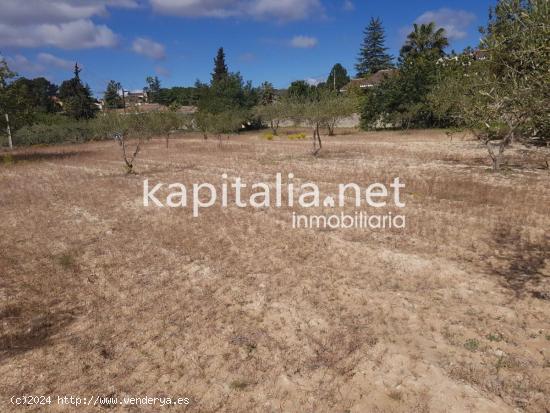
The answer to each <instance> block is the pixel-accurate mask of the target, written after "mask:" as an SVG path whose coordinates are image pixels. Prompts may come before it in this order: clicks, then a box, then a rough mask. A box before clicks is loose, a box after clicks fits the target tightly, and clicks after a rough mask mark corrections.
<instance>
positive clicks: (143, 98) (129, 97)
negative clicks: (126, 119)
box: [124, 92, 148, 107]
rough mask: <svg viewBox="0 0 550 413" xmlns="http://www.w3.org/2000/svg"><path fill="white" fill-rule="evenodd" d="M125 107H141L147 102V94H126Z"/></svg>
mask: <svg viewBox="0 0 550 413" xmlns="http://www.w3.org/2000/svg"><path fill="white" fill-rule="evenodd" d="M124 99H125V101H126V107H128V106H141V105H143V104H144V103H147V102H148V98H147V92H128V93H127V94H126V96H125V98H124Z"/></svg>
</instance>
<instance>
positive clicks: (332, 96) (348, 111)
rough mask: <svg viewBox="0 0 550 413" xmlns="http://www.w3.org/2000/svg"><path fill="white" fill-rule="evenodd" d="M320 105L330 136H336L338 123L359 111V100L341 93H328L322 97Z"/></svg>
mask: <svg viewBox="0 0 550 413" xmlns="http://www.w3.org/2000/svg"><path fill="white" fill-rule="evenodd" d="M319 104H320V105H321V108H322V110H323V112H324V113H325V118H326V119H325V124H324V126H325V127H326V128H327V130H328V136H334V129H335V128H336V125H337V124H338V122H340V121H341V120H342V119H345V118H347V117H349V116H351V115H353V114H354V113H355V112H356V110H357V105H358V103H357V100H356V99H355V98H354V97H353V96H347V95H343V94H339V93H327V94H325V95H324V96H322V97H321V99H320V101H319Z"/></svg>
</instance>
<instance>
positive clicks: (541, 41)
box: [429, 0, 550, 170]
mask: <svg viewBox="0 0 550 413" xmlns="http://www.w3.org/2000/svg"><path fill="white" fill-rule="evenodd" d="M549 19H550V8H549V6H548V3H547V1H544V0H530V1H526V2H519V1H515V0H501V1H500V2H499V3H498V4H497V6H496V8H495V10H494V13H493V17H492V19H491V21H490V22H489V25H488V27H487V28H486V29H485V30H484V35H485V36H484V38H483V39H482V48H483V51H484V53H483V56H482V58H480V57H479V56H476V55H475V54H464V55H462V56H459V57H456V58H454V59H452V60H451V59H446V60H442V61H440V64H439V66H440V80H439V82H438V85H436V86H435V87H434V88H433V90H432V92H431V94H430V96H429V99H430V101H431V103H432V107H433V108H434V109H435V110H436V112H437V113H438V115H439V116H441V117H448V118H450V119H452V120H453V122H454V123H455V124H457V125H460V126H463V127H465V128H467V129H469V130H471V131H472V132H473V133H474V135H475V136H476V137H478V139H480V140H481V141H482V142H483V143H484V144H485V145H486V147H487V151H488V153H489V156H490V158H491V160H492V164H493V169H494V170H498V169H499V168H500V165H501V161H502V156H503V154H504V151H505V149H506V147H508V146H509V145H510V144H511V143H512V142H514V141H516V142H520V143H526V144H540V143H542V144H544V143H548V142H549V139H550V120H549V117H548V107H550V72H549V71H548V67H549V65H550V49H549V48H548V45H547V39H548V38H549V37H550V25H549V24H548V21H550V20H549Z"/></svg>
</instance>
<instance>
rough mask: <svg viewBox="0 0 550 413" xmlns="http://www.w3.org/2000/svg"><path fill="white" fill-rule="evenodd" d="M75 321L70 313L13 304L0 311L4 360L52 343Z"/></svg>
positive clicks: (1, 357) (0, 345)
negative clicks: (30, 309)
mask: <svg viewBox="0 0 550 413" xmlns="http://www.w3.org/2000/svg"><path fill="white" fill-rule="evenodd" d="M73 320H74V315H73V314H72V313H70V312H66V311H64V312H52V311H49V310H48V311H45V312H41V313H37V312H36V310H35V311H32V312H28V311H25V310H24V309H23V308H22V307H21V306H18V305H11V306H7V307H5V308H4V309H3V310H2V311H0V323H1V325H2V328H1V329H0V362H3V361H4V360H5V359H8V358H11V357H14V356H17V355H19V354H22V353H25V352H27V351H30V350H33V349H35V348H39V347H43V346H46V345H48V344H50V343H51V338H52V336H54V335H55V334H57V333H58V332H59V331H61V330H63V329H64V328H66V327H67V326H68V325H69V324H71V323H72V322H73Z"/></svg>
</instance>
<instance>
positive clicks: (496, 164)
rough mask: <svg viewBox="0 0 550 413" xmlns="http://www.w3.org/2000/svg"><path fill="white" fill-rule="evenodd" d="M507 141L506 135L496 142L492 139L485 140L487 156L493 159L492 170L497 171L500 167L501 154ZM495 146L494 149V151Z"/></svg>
mask: <svg viewBox="0 0 550 413" xmlns="http://www.w3.org/2000/svg"><path fill="white" fill-rule="evenodd" d="M507 143H508V137H506V138H505V139H503V140H501V141H499V142H498V143H493V142H492V141H487V144H486V145H487V151H488V152H489V156H490V157H491V160H492V161H493V171H498V170H499V169H500V163H501V160H502V154H503V153H504V148H505V147H506V145H507ZM495 148H496V151H495Z"/></svg>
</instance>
